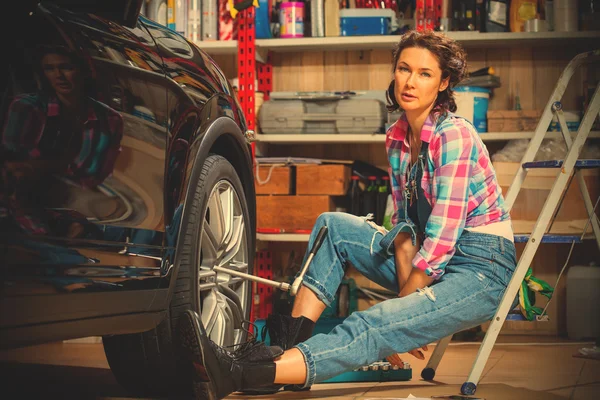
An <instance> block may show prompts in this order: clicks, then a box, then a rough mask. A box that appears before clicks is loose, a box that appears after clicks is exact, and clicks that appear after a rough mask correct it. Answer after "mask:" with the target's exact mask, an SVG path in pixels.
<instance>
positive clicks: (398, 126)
mask: <svg viewBox="0 0 600 400" xmlns="http://www.w3.org/2000/svg"><path fill="white" fill-rule="evenodd" d="M437 118H438V114H437V113H433V112H432V113H430V114H429V115H428V116H427V119H426V120H425V123H424V124H423V128H421V141H423V142H427V143H429V142H431V137H432V136H433V132H434V131H435V123H436V120H437ZM409 128H410V126H409V125H408V120H407V119H406V113H403V114H402V116H401V117H400V118H398V121H396V123H395V124H394V125H393V126H392V128H391V129H390V131H389V137H390V138H391V139H393V140H398V141H402V142H403V141H404V140H405V139H406V134H407V133H408V130H409Z"/></svg>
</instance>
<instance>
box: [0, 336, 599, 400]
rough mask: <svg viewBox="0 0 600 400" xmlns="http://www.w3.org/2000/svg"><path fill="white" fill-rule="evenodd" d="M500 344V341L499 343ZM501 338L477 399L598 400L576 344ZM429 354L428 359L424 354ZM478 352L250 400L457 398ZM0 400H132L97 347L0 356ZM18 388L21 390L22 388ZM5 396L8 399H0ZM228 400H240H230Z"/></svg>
mask: <svg viewBox="0 0 600 400" xmlns="http://www.w3.org/2000/svg"><path fill="white" fill-rule="evenodd" d="M501 339H502V338H501ZM532 340H540V339H539V338H525V339H516V338H504V339H502V340H501V341H502V342H507V341H512V342H516V343H517V344H509V343H498V344H497V345H496V347H495V348H494V350H493V352H492V354H491V357H490V359H489V361H488V363H487V365H486V367H485V370H484V375H483V378H482V380H481V382H480V385H479V387H478V390H477V396H478V397H481V398H485V399H487V400H493V399H501V400H505V399H510V400H513V399H515V400H516V399H527V400H536V399H544V400H552V399H565V398H567V399H577V400H579V399H599V398H600V361H596V360H586V359H582V358H576V357H573V354H575V353H576V352H577V350H578V349H579V348H581V347H585V346H587V345H584V344H581V343H573V342H565V341H563V340H556V341H555V343H548V342H549V341H551V340H552V339H551V338H550V339H549V338H543V341H544V342H546V343H542V344H538V345H535V344H531V343H530V344H525V343H524V342H528V341H529V342H531V341H532ZM431 347H433V346H430V350H429V354H431V351H432V349H431ZM478 348H479V346H478V345H477V344H471V343H452V344H451V345H450V347H449V348H448V350H447V351H446V354H445V356H444V359H443V360H442V362H441V364H440V366H439V368H438V371H437V374H436V377H435V381H434V382H424V381H422V380H421V378H420V372H421V369H422V368H423V367H424V366H425V361H419V360H417V359H415V358H412V357H411V356H406V358H405V361H409V362H410V363H411V366H412V367H413V379H412V380H411V381H408V382H381V383H379V382H376V383H371V382H368V383H367V382H363V383H331V384H317V385H314V386H313V388H312V390H311V391H307V392H280V393H278V394H276V395H269V396H255V397H252V398H256V399H277V400H280V399H304V398H327V399H334V400H350V399H354V400H358V399H362V400H367V399H378V400H379V399H402V398H407V397H408V396H409V395H413V396H416V397H421V398H422V397H426V398H429V397H430V396H434V395H451V394H459V393H460V386H461V384H462V383H463V382H464V380H465V378H466V377H467V375H468V373H469V370H470V368H471V365H472V363H473V360H474V359H475V356H476V354H477V350H478ZM0 368H1V370H2V373H1V374H0V376H1V377H2V378H1V380H0V381H1V386H0V394H1V395H2V397H3V398H5V399H50V398H52V399H112V400H115V399H131V398H134V397H131V396H130V395H128V394H127V393H126V392H125V391H124V390H123V389H122V388H121V387H120V386H119V385H118V384H117V382H116V381H115V379H114V378H113V376H112V374H111V372H110V370H109V369H108V364H107V362H106V358H105V357H104V352H103V349H102V345H101V344H73V343H53V344H47V345H42V346H36V347H29V348H24V349H16V350H10V351H4V352H1V353H0ZM23 382H25V383H23ZM6 395H10V397H8V396H6ZM228 398H229V399H244V398H247V396H242V395H232V396H229V397H228Z"/></svg>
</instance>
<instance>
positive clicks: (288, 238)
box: [256, 233, 310, 242]
mask: <svg viewBox="0 0 600 400" xmlns="http://www.w3.org/2000/svg"><path fill="white" fill-rule="evenodd" d="M309 237H310V234H308V233H257V234H256V240H260V241H261V242H308V238H309Z"/></svg>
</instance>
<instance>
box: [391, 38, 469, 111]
mask: <svg viewBox="0 0 600 400" xmlns="http://www.w3.org/2000/svg"><path fill="white" fill-rule="evenodd" d="M410 47H419V48H422V49H427V50H429V51H430V52H432V53H433V55H434V56H435V57H436V58H437V60H438V62H439V64H440V69H441V70H442V79H446V78H448V77H449V78H450V79H449V82H448V87H447V88H446V90H444V91H442V92H440V93H439V94H438V97H437V99H436V100H435V105H434V107H433V108H434V109H437V110H439V111H440V112H441V113H444V114H445V113H447V112H448V111H450V112H454V111H456V102H455V101H454V87H455V86H456V85H457V84H458V83H459V82H460V81H462V80H463V79H464V78H466V77H467V53H466V52H465V51H464V49H463V48H462V46H461V45H460V44H459V43H458V42H456V41H455V40H453V39H450V38H449V37H447V36H445V35H444V34H442V33H438V32H433V31H423V32H418V31H415V30H413V31H409V32H407V33H406V34H404V35H402V38H401V39H400V42H399V43H398V45H397V46H396V49H395V50H394V62H393V64H392V73H393V72H394V71H395V69H396V64H397V63H398V59H399V58H400V53H402V50H404V49H406V48H410ZM386 95H387V102H388V104H387V109H388V111H390V112H392V111H396V110H400V105H399V104H398V101H397V100H396V96H395V95H394V80H392V82H391V83H390V86H389V87H388V90H387V93H386Z"/></svg>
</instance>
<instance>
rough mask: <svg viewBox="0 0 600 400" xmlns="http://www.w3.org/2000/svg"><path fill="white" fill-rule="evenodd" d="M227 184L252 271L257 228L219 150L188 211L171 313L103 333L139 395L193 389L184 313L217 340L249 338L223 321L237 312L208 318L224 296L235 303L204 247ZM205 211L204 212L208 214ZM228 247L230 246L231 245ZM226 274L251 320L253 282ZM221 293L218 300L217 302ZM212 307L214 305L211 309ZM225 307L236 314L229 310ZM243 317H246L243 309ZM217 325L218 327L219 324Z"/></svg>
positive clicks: (118, 373)
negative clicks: (181, 333)
mask: <svg viewBox="0 0 600 400" xmlns="http://www.w3.org/2000/svg"><path fill="white" fill-rule="evenodd" d="M223 187H225V188H226V189H225V190H230V191H231V190H232V192H230V193H229V194H227V195H226V196H225V197H226V198H230V199H231V195H232V196H233V199H231V200H233V203H234V206H235V204H236V199H237V202H238V203H237V204H238V205H239V210H238V212H239V214H240V215H239V216H237V217H236V216H235V210H234V213H233V215H234V218H233V220H235V219H236V218H237V221H238V223H239V222H240V221H241V223H242V226H241V229H242V230H244V233H243V235H242V237H241V238H240V242H244V243H240V244H239V245H240V249H241V251H245V253H246V254H245V256H244V255H243V254H242V255H241V257H242V258H243V257H245V263H246V264H247V267H246V271H244V272H248V273H251V272H252V270H251V266H252V265H253V260H254V251H253V246H254V237H253V233H252V232H251V227H252V226H253V225H252V224H251V221H250V213H249V210H248V206H247V202H246V198H245V196H244V191H243V186H242V183H241V181H240V179H239V177H238V175H237V173H236V171H235V169H234V167H233V166H232V165H231V163H229V161H227V160H226V159H225V158H224V157H221V156H219V155H210V156H209V157H208V158H207V159H206V161H205V163H204V164H203V166H202V170H201V173H200V178H199V180H198V182H197V186H196V190H195V193H194V197H193V202H192V207H191V209H190V212H189V213H188V214H187V215H185V216H184V218H187V219H188V224H187V229H186V232H185V234H184V236H183V237H182V238H180V240H179V245H180V246H183V248H182V249H181V257H180V259H181V260H180V263H179V271H178V272H177V280H176V283H175V290H174V292H173V295H172V298H171V302H170V305H169V309H168V311H167V317H166V318H165V320H163V321H162V322H161V323H160V324H159V325H158V326H157V327H156V328H154V329H152V330H150V331H147V332H143V333H136V334H126V335H114V336H106V337H104V338H103V343H104V350H105V353H106V358H107V360H108V363H109V365H110V368H111V370H112V372H113V374H114V376H115V378H116V379H117V381H118V382H119V383H120V384H121V385H122V386H124V387H125V388H126V389H128V390H129V391H131V392H133V393H135V394H138V395H152V396H171V395H175V394H182V393H187V392H189V390H191V382H185V380H186V379H185V378H184V377H186V376H188V374H187V373H186V371H185V370H184V369H182V365H181V363H180V360H178V357H177V350H176V346H177V344H176V340H177V339H176V331H175V329H176V328H177V322H178V319H179V317H180V315H181V314H182V313H183V312H185V311H186V310H190V309H192V310H195V311H196V312H198V313H199V314H200V315H201V316H202V319H203V323H204V324H205V328H206V330H207V332H208V333H209V335H211V338H212V339H213V340H214V341H215V342H216V343H218V344H221V345H230V344H233V343H231V342H232V340H233V342H234V343H239V342H242V341H245V340H246V336H247V331H246V330H245V329H241V328H243V327H241V326H239V325H238V329H235V332H234V333H232V332H231V330H232V329H231V326H229V327H228V326H227V323H226V322H225V323H220V324H219V321H220V322H223V321H227V320H232V315H226V316H223V318H220V317H219V316H217V317H216V318H213V319H216V320H217V322H216V323H215V321H213V320H211V319H210V317H211V316H209V317H208V320H207V317H206V314H207V313H209V312H211V310H212V309H213V308H214V306H215V304H217V303H218V304H221V305H223V301H225V302H226V303H227V304H228V305H229V306H231V305H232V302H230V301H229V300H227V299H226V298H224V297H223V295H222V291H223V289H222V286H223V285H220V286H219V284H218V283H215V282H219V279H220V280H221V281H222V280H223V276H222V274H221V276H220V277H219V275H215V274H214V271H212V267H211V266H210V265H211V264H210V263H212V262H213V261H212V260H211V259H210V257H207V256H205V253H206V254H209V253H211V252H210V251H208V250H205V249H204V247H203V246H204V243H205V241H206V238H207V237H209V236H210V237H212V238H213V239H214V237H216V236H217V235H216V234H214V232H212V231H211V235H207V234H206V233H205V232H206V229H209V228H210V226H209V225H210V224H212V223H213V222H214V218H216V217H217V216H216V215H211V212H212V214H214V213H215V212H214V211H213V208H214V207H212V205H214V204H213V203H218V200H216V197H213V196H214V195H215V193H216V196H218V197H219V198H220V197H221V196H222V195H221V194H220V193H221V192H220V190H221V189H222V188H223ZM211 207H212V208H211ZM232 208H235V207H232ZM202 216H204V217H203V218H202ZM221 217H222V215H221ZM240 218H241V219H240ZM220 219H221V220H222V219H223V218H220ZM207 224H209V225H207ZM207 226H208V228H207ZM234 230H235V229H234ZM223 236H225V235H223ZM203 240H204V241H203ZM213 242H214V240H213ZM226 247H229V245H227V246H226ZM217 258H218V257H217ZM215 261H219V262H220V261H222V260H216V259H215ZM236 262H237V264H236V268H240V269H242V270H243V266H242V267H240V265H243V264H244V260H243V261H242V262H239V261H236ZM207 263H208V266H207ZM217 264H218V262H217ZM212 265H214V264H212ZM199 266H200V267H199ZM211 275H212V276H214V278H213V279H214V281H215V282H212V283H215V285H214V288H212V289H207V288H206V287H210V286H211V282H209V280H210V277H211ZM225 276H226V277H227V276H229V277H230V278H231V280H230V281H229V282H234V283H233V286H234V287H238V286H239V288H238V289H239V290H238V289H236V290H237V292H236V291H235V290H234V292H235V293H237V294H238V295H240V296H238V297H243V298H239V299H238V300H239V302H238V303H237V305H238V306H240V305H241V307H242V313H241V314H242V315H241V319H242V320H246V321H247V320H249V316H250V308H251V285H250V283H249V281H247V280H241V279H240V278H235V279H234V277H232V276H231V275H228V274H227V275H225ZM203 279H204V280H203ZM219 287H220V289H219ZM228 293H231V292H228ZM203 296H204V297H203ZM209 297H211V299H209ZM213 297H214V298H213ZM215 298H216V299H217V301H215ZM207 304H208V305H207ZM203 305H204V308H205V309H204V310H203ZM208 308H210V309H211V310H207V309H208ZM220 312H223V313H225V314H231V312H228V311H227V310H225V311H220ZM233 314H235V312H233ZM238 317H240V316H239V313H238ZM238 319H239V318H238ZM211 324H212V325H211ZM216 325H218V327H215V326H216ZM244 327H245V326H244Z"/></svg>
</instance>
